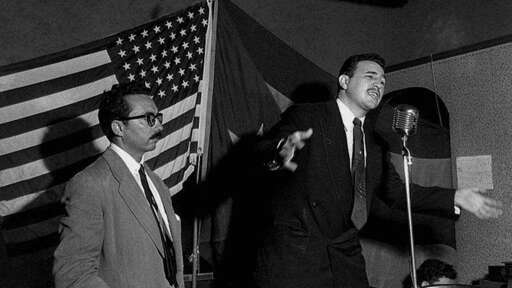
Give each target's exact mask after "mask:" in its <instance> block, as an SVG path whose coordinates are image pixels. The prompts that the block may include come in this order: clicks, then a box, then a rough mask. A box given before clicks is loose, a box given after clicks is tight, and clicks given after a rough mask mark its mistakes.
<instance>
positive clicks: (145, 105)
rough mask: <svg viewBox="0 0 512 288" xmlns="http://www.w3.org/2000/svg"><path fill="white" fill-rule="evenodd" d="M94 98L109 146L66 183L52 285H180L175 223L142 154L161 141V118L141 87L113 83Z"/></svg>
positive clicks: (178, 235)
mask: <svg viewBox="0 0 512 288" xmlns="http://www.w3.org/2000/svg"><path fill="white" fill-rule="evenodd" d="M102 97H103V98H102V100H101V103H100V106H99V112H98V118H99V123H100V127H101V129H102V131H103V133H104V134H105V135H106V136H107V138H108V139H109V140H110V142H111V145H110V146H109V147H108V148H107V149H106V151H105V152H104V153H103V154H102V155H101V156H100V157H99V158H98V159H97V160H96V161H95V162H94V163H93V164H91V165H90V166H88V167H87V168H85V169H84V170H82V171H81V172H79V173H77V174H76V175H75V176H74V177H73V178H72V179H71V180H70V181H69V182H68V183H67V185H66V189H65V193H64V197H63V202H64V203H65V205H66V216H65V217H63V218H62V220H61V242H60V244H59V246H58V247H57V250H56V251H55V254H54V256H55V259H54V265H53V273H54V276H55V286H56V287H57V288H60V287H91V288H93V287H94V288H101V287H111V288H127V287H166V288H170V287H175V288H178V287H179V288H183V287H184V282H183V257H182V248H181V231H180V230H181V228H180V223H179V219H178V218H177V216H176V215H175V213H174V209H173V207H172V203H171V197H170V194H169V192H168V188H167V187H166V186H165V184H164V183H163V181H162V180H161V179H160V178H159V177H158V176H157V175H156V174H155V173H153V172H152V171H151V170H150V169H149V168H148V166H147V165H146V164H144V157H143V156H144V153H146V152H148V151H152V150H154V149H155V147H156V143H157V142H158V140H159V138H160V137H161V133H162V130H163V127H162V121H163V119H162V118H163V117H162V114H161V113H158V109H157V107H156V105H155V103H154V102H153V100H152V99H151V96H150V92H149V91H148V90H147V89H146V88H145V87H144V86H137V85H136V84H135V85H133V84H121V85H114V86H113V87H112V89H111V90H110V91H106V92H104V93H103V95H102Z"/></svg>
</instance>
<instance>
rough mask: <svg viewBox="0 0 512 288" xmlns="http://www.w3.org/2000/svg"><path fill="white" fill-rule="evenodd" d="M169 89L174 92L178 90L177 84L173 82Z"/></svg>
mask: <svg viewBox="0 0 512 288" xmlns="http://www.w3.org/2000/svg"><path fill="white" fill-rule="evenodd" d="M171 90H172V91H174V92H178V86H176V85H174V84H173V85H172V88H171Z"/></svg>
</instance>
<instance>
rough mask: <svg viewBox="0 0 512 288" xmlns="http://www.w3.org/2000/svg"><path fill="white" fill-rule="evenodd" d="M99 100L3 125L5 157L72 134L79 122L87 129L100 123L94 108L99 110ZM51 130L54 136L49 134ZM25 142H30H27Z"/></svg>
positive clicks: (2, 136)
mask: <svg viewBox="0 0 512 288" xmlns="http://www.w3.org/2000/svg"><path fill="white" fill-rule="evenodd" d="M99 101H100V96H95V97H91V98H89V99H86V100H84V101H78V102H76V103H73V104H71V105H67V106H64V107H61V108H58V109H54V110H51V111H48V112H45V113H41V114H37V115H34V116H30V117H27V118H24V119H20V120H17V121H13V122H9V123H6V124H3V125H0V137H1V138H3V139H2V142H3V141H6V147H0V152H1V154H6V153H10V152H13V151H16V150H19V149H24V148H27V147H31V146H35V145H37V144H39V143H40V142H37V141H42V140H43V139H45V140H51V139H55V138H58V137H62V136H63V135H65V134H67V133H70V132H69V131H72V130H74V128H75V127H76V126H75V125H76V123H74V122H75V121H76V122H80V123H81V124H83V125H84V126H85V125H87V124H89V123H90V124H91V125H93V124H95V123H96V124H97V123H98V116H97V111H96V110H94V109H95V108H97V107H98V104H99ZM77 116H80V119H74V118H77ZM92 121H95V122H92ZM78 127H81V126H78ZM49 131H51V132H52V133H48V132H49ZM49 134H51V135H49ZM18 137H23V138H21V139H20V138H18ZM48 137H51V138H48ZM20 140H22V141H20ZM17 141H18V142H21V143H18V148H19V149H16V147H17V146H16V142H17ZM25 141H27V142H26V143H25ZM19 145H21V146H19Z"/></svg>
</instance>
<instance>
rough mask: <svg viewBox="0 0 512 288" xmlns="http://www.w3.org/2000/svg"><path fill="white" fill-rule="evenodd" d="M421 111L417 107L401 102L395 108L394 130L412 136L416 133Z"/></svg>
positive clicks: (402, 134)
mask: <svg viewBox="0 0 512 288" xmlns="http://www.w3.org/2000/svg"><path fill="white" fill-rule="evenodd" d="M419 117H420V112H419V111H418V109H416V107H414V106H411V105H407V104H401V105H398V106H396V107H395V108H394V110H393V131H395V132H396V133H398V134H399V135H400V136H402V137H403V136H411V135H414V133H416V127H417V125H418V119H419Z"/></svg>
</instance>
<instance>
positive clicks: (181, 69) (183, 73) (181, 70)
mask: <svg viewBox="0 0 512 288" xmlns="http://www.w3.org/2000/svg"><path fill="white" fill-rule="evenodd" d="M178 73H179V74H180V75H181V76H183V75H185V70H184V69H183V68H180V70H178Z"/></svg>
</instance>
